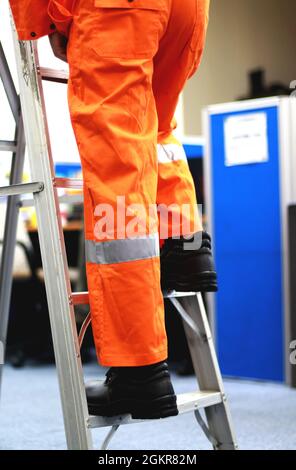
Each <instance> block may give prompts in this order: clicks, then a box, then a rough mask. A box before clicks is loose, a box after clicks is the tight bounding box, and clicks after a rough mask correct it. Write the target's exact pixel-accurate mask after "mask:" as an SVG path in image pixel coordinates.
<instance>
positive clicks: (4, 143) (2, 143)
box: [0, 140, 17, 152]
mask: <svg viewBox="0 0 296 470" xmlns="http://www.w3.org/2000/svg"><path fill="white" fill-rule="evenodd" d="M16 148H17V145H16V142H14V141H10V140H0V151H1V152H15V151H16Z"/></svg>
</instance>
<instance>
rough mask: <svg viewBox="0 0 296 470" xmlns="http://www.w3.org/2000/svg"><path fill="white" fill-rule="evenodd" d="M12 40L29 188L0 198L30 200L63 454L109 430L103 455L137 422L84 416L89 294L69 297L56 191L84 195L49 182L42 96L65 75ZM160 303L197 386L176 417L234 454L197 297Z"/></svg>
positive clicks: (73, 184)
mask: <svg viewBox="0 0 296 470" xmlns="http://www.w3.org/2000/svg"><path fill="white" fill-rule="evenodd" d="M14 35H15V53H16V59H17V69H18V73H19V81H20V94H21V105H22V111H23V118H24V126H25V133H26V139H27V145H28V152H29V159H30V166H31V174H32V178H33V182H32V183H29V184H17V185H12V186H9V187H7V188H1V189H0V194H9V195H12V194H13V195H20V194H23V193H28V192H32V193H33V195H34V203H35V207H36V213H37V220H38V231H39V240H40V249H41V255H42V263H43V269H44V277H45V284H46V292H47V299H48V308H49V314H50V321H51V330H52V337H53V343H54V350H55V358H56V367H57V372H58V379H59V387H60V394H61V402H62V409H63V416H64V424H65V432H66V438H67V444H68V448H69V449H80V450H82V449H92V437H91V429H92V428H97V427H109V428H110V430H109V432H108V435H107V437H106V439H105V441H104V442H103V444H102V447H101V448H102V449H106V448H107V446H108V444H109V442H110V439H111V438H112V436H113V435H114V433H115V432H116V430H117V429H118V427H119V426H120V425H127V424H132V423H135V422H139V420H133V419H131V416H129V415H125V416H118V417H114V418H105V417H96V416H89V414H88V410H87V402H86V395H85V387H84V380H83V369H82V364H81V357H80V344H81V341H82V339H83V335H84V333H85V330H86V328H87V325H88V323H89V318H87V319H86V321H85V323H84V325H83V327H82V329H81V332H80V334H79V336H78V335H77V332H76V324H75V316H74V305H78V304H87V303H88V293H87V292H82V293H73V292H72V291H71V286H70V280H69V274H68V266H67V259H66V251H65V244H64V238H63V230H62V225H61V218H60V211H59V200H58V193H57V189H58V188H60V187H62V188H74V189H82V181H78V180H74V179H65V178H57V177H56V176H55V173H54V165H53V159H52V155H51V148H50V139H49V132H48V127H47V120H46V110H45V104H44V96H43V88H42V80H50V81H55V82H59V83H66V82H67V73H65V72H57V71H53V70H50V69H45V68H41V67H40V66H39V62H38V54H37V48H36V43H33V42H31V41H18V40H17V39H16V34H15V32H14ZM165 297H167V298H169V299H170V301H171V302H172V303H173V305H174V306H175V308H176V309H177V311H178V312H179V314H180V315H181V317H182V319H183V322H184V326H185V332H186V336H187V339H188V344H189V349H190V352H191V356H192V359H193V365H194V370H195V373H196V377H197V380H198V384H199V389H198V388H197V390H196V391H194V392H192V393H186V394H182V395H179V396H178V408H179V412H180V413H187V412H192V413H194V414H195V416H196V419H197V422H198V423H199V425H200V426H201V428H202V430H203V432H204V433H205V435H206V436H207V438H208V439H209V441H210V443H211V444H212V446H213V448H214V449H217V450H218V449H219V450H220V449H221V450H233V449H236V448H237V444H236V440H235V436H234V432H233V428H232V424H231V417H230V413H229V409H228V404H227V400H226V396H225V393H224V388H223V382H222V377H221V373H220V370H219V366H218V362H217V358H216V354H215V349H214V344H213V339H212V336H211V332H210V328H209V324H208V320H207V316H206V312H205V309H204V305H203V300H202V297H201V294H199V293H198V294H196V293H188V294H187V293H186V294H184V293H182V294H181V293H175V292H172V293H167V294H166V295H165ZM0 314H1V312H0ZM201 409H204V410H205V415H206V420H204V419H203V418H202V415H201V414H200V410H201ZM168 419H169V418H168Z"/></svg>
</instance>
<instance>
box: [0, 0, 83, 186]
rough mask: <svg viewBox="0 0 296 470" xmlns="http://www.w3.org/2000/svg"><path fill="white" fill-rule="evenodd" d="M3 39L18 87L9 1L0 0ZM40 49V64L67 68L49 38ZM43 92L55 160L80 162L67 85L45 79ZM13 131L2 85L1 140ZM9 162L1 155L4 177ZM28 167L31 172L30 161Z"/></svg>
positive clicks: (6, 156) (7, 137)
mask: <svg viewBox="0 0 296 470" xmlns="http://www.w3.org/2000/svg"><path fill="white" fill-rule="evenodd" d="M0 40H1V43H2V46H3V48H4V51H5V54H6V58H7V60H8V62H9V66H10V70H11V72H12V75H13V78H14V80H15V84H16V87H17V88H18V81H17V72H16V66H15V59H14V50H13V43H12V34H11V28H10V19H9V8H8V0H0ZM38 49H39V58H40V63H41V65H43V66H46V67H49V68H55V69H60V70H61V69H63V70H67V64H65V63H64V62H61V61H60V60H58V59H56V58H55V57H54V56H53V54H52V52H51V49H50V45H49V41H48V38H42V39H40V40H39V41H38ZM44 92H45V100H46V105H47V106H46V109H47V117H48V122H49V129H50V134H51V144H52V150H53V156H54V160H55V161H56V162H73V161H79V156H78V152H77V147H76V143H75V139H74V136H73V131H72V127H71V123H70V118H69V112H68V106H67V87H66V85H63V84H54V83H50V82H44ZM13 134H14V120H13V118H12V115H11V113H10V108H9V106H8V103H7V99H6V97H5V94H4V90H3V87H2V85H0V139H5V140H9V139H13ZM1 154H2V152H1ZM9 162H10V155H9V154H7V155H2V157H1V159H0V174H1V175H2V176H3V175H4V174H5V173H6V172H7V170H8V168H9V166H10V163H9ZM26 170H27V171H28V164H27V162H26ZM0 180H1V176H0Z"/></svg>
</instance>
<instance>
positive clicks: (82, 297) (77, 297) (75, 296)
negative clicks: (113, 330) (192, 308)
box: [72, 291, 196, 305]
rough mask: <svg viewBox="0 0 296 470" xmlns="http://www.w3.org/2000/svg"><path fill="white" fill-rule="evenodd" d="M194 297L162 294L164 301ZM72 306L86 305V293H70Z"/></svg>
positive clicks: (189, 293)
mask: <svg viewBox="0 0 296 470" xmlns="http://www.w3.org/2000/svg"><path fill="white" fill-rule="evenodd" d="M193 296H196V292H175V291H172V292H163V297H164V298H165V299H173V298H178V297H193ZM72 302H73V305H88V304H89V298H88V292H72Z"/></svg>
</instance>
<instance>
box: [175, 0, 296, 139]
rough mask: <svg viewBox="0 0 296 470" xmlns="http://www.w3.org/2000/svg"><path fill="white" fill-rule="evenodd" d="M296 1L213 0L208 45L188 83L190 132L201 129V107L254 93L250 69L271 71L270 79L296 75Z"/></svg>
mask: <svg viewBox="0 0 296 470" xmlns="http://www.w3.org/2000/svg"><path fill="white" fill-rule="evenodd" d="M295 38H296V1H295V0H211V14H210V25H209V31H208V38H207V46H206V50H205V54H204V59H203V62H202V65H201V67H200V70H199V73H198V74H197V75H196V76H195V77H193V78H192V79H191V80H190V82H189V83H188V85H187V87H186V90H185V94H184V95H185V96H184V105H185V131H186V133H187V134H199V133H200V132H201V119H200V111H201V108H202V107H204V106H206V105H208V104H214V103H221V102H227V101H233V100H234V99H236V98H238V97H239V96H243V95H245V94H246V93H247V92H248V79H247V74H248V72H249V71H250V70H251V69H253V68H256V67H264V68H265V69H266V72H267V74H266V77H267V81H268V82H271V81H283V82H284V83H285V84H286V85H289V83H290V82H291V81H292V80H293V79H296V61H295Z"/></svg>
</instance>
